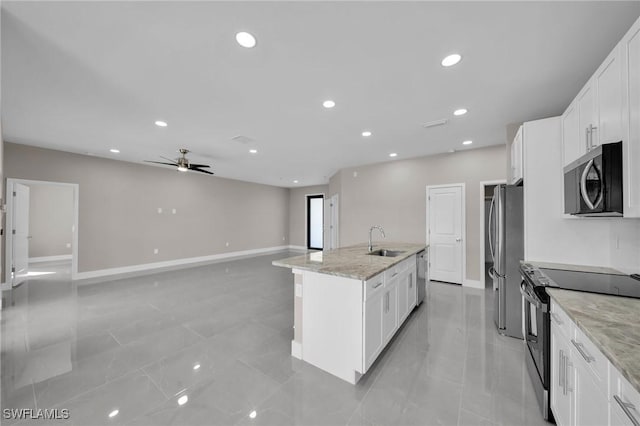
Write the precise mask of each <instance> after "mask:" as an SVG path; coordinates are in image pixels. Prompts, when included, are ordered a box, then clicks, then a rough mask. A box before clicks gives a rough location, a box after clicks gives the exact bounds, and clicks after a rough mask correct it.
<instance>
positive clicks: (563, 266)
mask: <svg viewBox="0 0 640 426" xmlns="http://www.w3.org/2000/svg"><path fill="white" fill-rule="evenodd" d="M520 263H528V264H530V265H532V266H535V267H537V268H546V269H560V270H563V271H578V272H593V273H596V274H613V275H627V274H625V273H623V272H620V271H618V270H615V269H613V268H607V267H604V266H587V265H571V264H568V263H551V262H536V261H529V260H521V261H520Z"/></svg>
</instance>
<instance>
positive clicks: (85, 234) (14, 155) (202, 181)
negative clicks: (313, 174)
mask: <svg viewBox="0 0 640 426" xmlns="http://www.w3.org/2000/svg"><path fill="white" fill-rule="evenodd" d="M4 164H5V177H7V178H22V179H34V180H45V181H55V182H67V183H78V184H79V185H80V194H79V204H80V206H79V215H80V218H79V228H78V239H79V243H78V253H79V254H78V262H79V263H78V270H79V272H84V271H93V270H100V269H105V268H114V267H123V266H129V265H136V264H144V263H151V262H159V261H166V260H174V259H181V258H190V257H197V256H206V255H212V254H218V253H224V252H231V251H239V250H249V249H257V248H266V247H275V246H281V245H288V244H289V242H288V233H289V190H288V189H286V188H279V187H273V186H267V185H259V184H254V183H248V182H240V181H236V180H230V179H223V178H218V177H211V176H208V175H201V174H197V173H178V172H176V171H175V170H172V169H167V168H160V167H153V166H146V165H143V164H134V163H127V162H123V161H114V160H109V159H104V158H98V157H89V156H84V155H78V154H71V153H66V152H61V151H53V150H48V149H41V148H35V147H30V146H24V145H16V144H10V143H6V144H5V162H4ZM159 207H160V208H162V209H163V212H162V214H158V213H157V209H158V208H159ZM173 208H175V209H177V214H175V215H174V214H172V213H171V209H173ZM283 238H284V239H283ZM226 242H229V246H228V247H227V246H225V243H226ZM154 248H158V249H159V253H158V254H156V255H154V254H153V249H154Z"/></svg>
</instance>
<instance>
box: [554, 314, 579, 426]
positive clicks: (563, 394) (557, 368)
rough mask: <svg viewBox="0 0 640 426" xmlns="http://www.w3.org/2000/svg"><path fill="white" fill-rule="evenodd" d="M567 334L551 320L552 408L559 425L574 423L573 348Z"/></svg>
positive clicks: (566, 425)
mask: <svg viewBox="0 0 640 426" xmlns="http://www.w3.org/2000/svg"><path fill="white" fill-rule="evenodd" d="M567 341H568V338H567V336H565V335H563V334H562V331H561V329H560V327H559V326H558V324H557V323H556V322H554V321H553V319H552V321H551V389H550V391H551V410H553V416H554V417H555V419H556V423H557V424H558V426H569V425H572V424H573V418H572V414H573V404H572V403H571V397H572V392H573V388H572V383H571V377H573V376H574V373H573V364H572V363H571V348H570V347H569V345H568V344H567Z"/></svg>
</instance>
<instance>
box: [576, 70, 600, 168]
mask: <svg viewBox="0 0 640 426" xmlns="http://www.w3.org/2000/svg"><path fill="white" fill-rule="evenodd" d="M595 100H596V98H595V93H594V89H593V80H591V81H589V83H588V84H587V85H586V86H585V87H584V88H583V89H582V92H580V94H579V95H578V98H577V102H578V129H579V130H578V134H579V139H578V140H579V143H578V148H579V156H580V155H582V154H585V153H586V152H587V148H588V147H589V146H590V143H591V140H590V138H591V135H592V133H590V132H589V129H591V128H592V127H596V126H597V125H598V124H597V118H596V103H595Z"/></svg>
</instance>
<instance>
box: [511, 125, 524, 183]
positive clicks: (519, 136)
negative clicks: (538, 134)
mask: <svg viewBox="0 0 640 426" xmlns="http://www.w3.org/2000/svg"><path fill="white" fill-rule="evenodd" d="M523 136H524V135H523V130H522V126H520V128H519V129H518V133H516V136H515V137H514V138H513V143H512V144H511V170H510V173H509V183H510V184H512V185H515V184H518V183H520V182H521V181H522V178H523V167H522V163H523V161H522V155H523V149H522V143H523Z"/></svg>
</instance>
